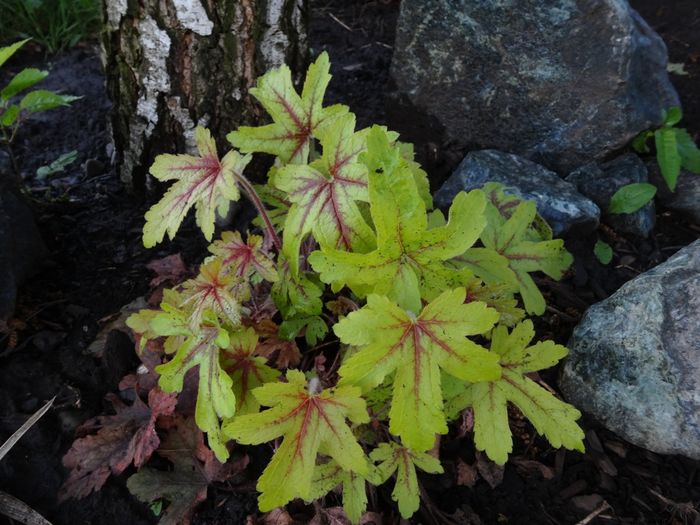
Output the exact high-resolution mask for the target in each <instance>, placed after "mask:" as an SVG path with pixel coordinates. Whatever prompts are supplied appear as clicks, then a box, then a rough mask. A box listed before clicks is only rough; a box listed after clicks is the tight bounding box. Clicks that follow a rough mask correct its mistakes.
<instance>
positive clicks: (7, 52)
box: [0, 38, 31, 66]
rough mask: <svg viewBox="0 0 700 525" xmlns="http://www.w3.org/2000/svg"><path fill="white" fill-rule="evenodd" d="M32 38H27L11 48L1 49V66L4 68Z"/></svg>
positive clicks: (11, 45) (10, 46)
mask: <svg viewBox="0 0 700 525" xmlns="http://www.w3.org/2000/svg"><path fill="white" fill-rule="evenodd" d="M30 40H31V38H26V39H25V40H20V41H19V42H15V43H14V44H10V45H9V46H5V47H0V66H2V65H3V64H4V63H5V62H7V60H8V59H9V58H10V57H11V56H12V55H14V54H15V53H16V52H17V51H18V50H19V48H20V47H22V46H23V45H24V44H26V43H27V42H29V41H30Z"/></svg>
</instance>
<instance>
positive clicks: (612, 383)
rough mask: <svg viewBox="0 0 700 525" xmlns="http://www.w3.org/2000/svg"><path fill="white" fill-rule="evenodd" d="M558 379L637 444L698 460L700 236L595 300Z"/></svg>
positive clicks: (580, 403)
mask: <svg viewBox="0 0 700 525" xmlns="http://www.w3.org/2000/svg"><path fill="white" fill-rule="evenodd" d="M568 346H569V348H570V350H571V353H570V354H569V356H568V357H567V358H566V359H565V360H564V365H563V368H562V374H561V377H560V380H559V385H560V386H561V388H562V391H563V392H564V394H565V395H566V397H567V399H568V400H569V401H570V402H571V403H572V404H574V405H575V406H577V407H578V408H579V409H581V410H584V411H586V412H588V413H590V414H591V415H592V416H594V417H595V418H596V419H598V420H599V421H600V422H601V423H602V424H603V425H605V426H606V427H607V428H609V429H610V430H612V431H613V432H615V433H617V434H618V435H620V436H621V437H622V438H624V439H626V440H627V441H629V442H631V443H634V444H635V445H638V446H641V447H644V448H647V449H649V450H651V451H654V452H658V453H661V454H682V455H684V456H687V457H690V458H694V459H700V241H695V242H694V243H693V244H691V245H690V246H687V247H686V248H684V249H683V250H681V251H679V252H678V253H677V254H676V255H674V256H673V257H672V258H670V259H668V260H667V261H666V262H665V263H663V264H661V265H659V266H657V267H656V268H654V269H652V270H650V271H648V272H646V273H644V274H642V275H640V276H639V277H637V278H635V279H633V280H631V281H629V282H627V283H626V284H625V285H623V286H622V288H620V289H619V290H618V291H617V292H616V293H615V294H613V295H612V296H611V297H609V298H608V299H606V300H605V301H602V302H600V303H598V304H595V305H593V306H592V307H590V308H589V310H588V311H587V312H586V314H585V316H584V317H583V319H582V320H581V322H580V323H579V325H578V326H577V327H576V329H575V330H574V333H573V335H572V337H571V340H570V341H569V345H568Z"/></svg>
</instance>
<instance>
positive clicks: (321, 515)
mask: <svg viewBox="0 0 700 525" xmlns="http://www.w3.org/2000/svg"><path fill="white" fill-rule="evenodd" d="M309 525H352V522H351V521H350V519H349V518H348V517H347V516H346V515H345V511H344V510H343V507H330V508H327V509H324V508H321V507H318V509H317V511H316V514H315V515H314V517H313V518H311V521H310V522H309Z"/></svg>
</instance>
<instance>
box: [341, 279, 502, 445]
mask: <svg viewBox="0 0 700 525" xmlns="http://www.w3.org/2000/svg"><path fill="white" fill-rule="evenodd" d="M465 298H466V292H465V290H464V288H458V289H455V290H448V291H446V292H444V293H443V294H441V295H440V296H439V297H437V298H436V299H435V300H434V301H432V302H431V303H429V304H428V305H427V306H426V307H425V308H424V309H423V311H422V312H421V313H420V315H418V316H416V315H414V314H412V313H411V312H407V311H406V310H403V309H402V308H400V307H399V306H398V305H396V304H395V303H394V302H392V301H390V300H389V299H388V298H386V297H383V296H379V295H370V296H369V297H368V298H367V304H366V305H365V306H364V307H363V308H361V309H360V310H357V311H356V312H352V313H351V314H349V315H348V316H347V317H346V318H344V319H343V320H341V321H340V322H339V323H337V324H336V325H335V326H334V327H333V330H334V332H335V333H336V335H337V336H338V337H339V338H340V340H341V341H342V342H343V343H346V344H350V345H355V346H358V347H360V348H359V350H358V351H357V352H356V353H354V354H353V355H351V356H350V357H349V358H348V359H346V360H345V361H344V362H343V364H342V366H341V367H340V370H339V371H338V374H339V375H340V377H341V381H340V383H339V385H341V386H344V385H357V386H359V387H361V388H362V389H363V391H365V392H367V391H370V390H372V389H373V388H375V387H377V386H379V385H381V384H382V383H383V382H384V380H385V378H386V377H387V376H389V375H390V374H392V373H393V374H394V377H393V385H394V386H393V395H392V401H391V409H390V411H389V429H390V431H391V433H392V434H394V435H397V436H400V437H401V440H402V441H403V442H404V443H405V444H406V446H408V447H410V448H412V449H414V450H419V451H422V450H428V449H430V448H431V447H432V446H433V444H434V442H435V435H436V434H445V433H447V423H446V420H445V413H444V411H443V397H442V391H441V389H440V370H441V369H442V370H444V371H446V372H448V373H449V374H451V375H453V376H455V377H458V378H460V379H463V380H467V381H482V380H486V379H496V378H498V377H499V375H500V368H499V366H498V365H497V361H498V359H497V357H496V356H494V355H493V354H490V353H489V352H488V351H486V350H485V349H484V348H482V347H481V346H479V345H477V344H476V343H473V342H472V341H469V340H468V339H466V336H468V335H475V334H481V333H484V332H487V331H489V330H490V329H491V328H492V327H493V325H494V324H495V323H496V321H497V320H498V314H497V313H496V311H495V310H493V309H490V308H487V307H486V305H485V304H483V303H478V302H473V303H469V304H464V300H465Z"/></svg>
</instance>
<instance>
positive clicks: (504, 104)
mask: <svg viewBox="0 0 700 525" xmlns="http://www.w3.org/2000/svg"><path fill="white" fill-rule="evenodd" d="M394 49H395V51H394V56H393V60H392V64H391V76H392V81H393V83H394V84H395V91H394V93H393V94H392V96H391V101H392V104H391V105H393V106H394V111H393V113H394V115H395V117H394V122H392V125H393V127H395V128H396V129H398V130H399V131H401V132H403V133H405V134H406V135H407V137H408V138H409V139H411V140H413V141H419V139H423V140H422V141H423V142H425V141H428V140H429V141H435V140H436V138H438V136H439V135H440V134H442V137H440V138H441V139H442V142H443V144H453V145H454V147H456V148H461V151H464V150H465V149H466V148H467V147H472V148H474V147H482V148H499V149H502V150H505V151H509V152H513V153H518V154H521V155H523V156H525V157H527V158H529V159H532V160H534V161H536V162H538V163H540V164H542V165H544V166H547V167H549V168H551V169H554V170H556V171H560V172H562V173H568V172H570V171H572V170H574V169H575V168H577V167H579V166H581V165H583V164H586V163H588V162H591V161H594V160H600V159H602V158H603V157H604V156H605V155H607V154H608V153H610V152H612V151H615V150H617V149H619V148H621V147H622V146H624V145H626V144H627V143H629V142H630V140H631V139H632V138H634V137H635V136H636V135H637V134H638V133H639V132H641V131H643V130H645V129H649V128H652V127H654V126H657V125H660V124H661V109H662V108H667V107H670V106H678V105H679V101H678V96H677V94H676V92H675V90H674V89H673V86H672V85H671V83H670V81H669V79H668V75H667V72H666V64H667V62H668V57H667V53H666V46H665V45H664V43H663V41H662V40H661V38H660V37H659V36H658V35H657V34H656V33H655V32H654V31H653V30H652V29H651V28H650V27H649V26H648V25H647V24H646V22H645V21H644V20H643V19H642V18H641V17H640V16H639V14H638V13H637V12H636V11H634V10H633V9H631V8H630V6H629V5H628V3H627V1H625V0H579V1H574V0H556V1H551V2H541V1H539V0H523V1H520V2H510V1H509V2H505V1H502V0H498V1H496V0H489V1H486V0H470V1H465V0H461V1H454V0H453V1H447V0H413V1H406V2H402V3H401V13H400V16H399V22H398V27H397V34H396V42H395V46H394Z"/></svg>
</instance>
